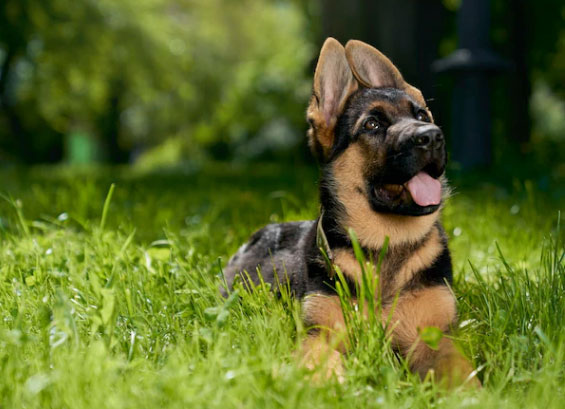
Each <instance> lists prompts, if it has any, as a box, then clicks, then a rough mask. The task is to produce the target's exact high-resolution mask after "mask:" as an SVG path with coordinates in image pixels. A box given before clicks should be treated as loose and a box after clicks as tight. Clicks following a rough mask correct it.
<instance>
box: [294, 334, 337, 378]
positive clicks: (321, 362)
mask: <svg viewBox="0 0 565 409" xmlns="http://www.w3.org/2000/svg"><path fill="white" fill-rule="evenodd" d="M300 355H301V359H300V364H301V365H302V366H303V367H305V368H307V369H310V370H312V371H313V370H316V373H315V374H314V378H313V380H314V381H315V382H320V381H324V380H327V379H330V378H332V377H333V376H335V377H336V378H337V380H338V381H339V382H341V383H343V382H344V381H345V377H344V368H343V362H342V356H341V353H339V352H338V351H337V350H335V349H334V348H333V347H332V345H331V342H330V340H329V339H328V337H327V336H326V335H325V334H323V333H322V334H316V335H311V336H309V337H308V338H306V340H304V342H303V343H302V348H301V350H300Z"/></svg>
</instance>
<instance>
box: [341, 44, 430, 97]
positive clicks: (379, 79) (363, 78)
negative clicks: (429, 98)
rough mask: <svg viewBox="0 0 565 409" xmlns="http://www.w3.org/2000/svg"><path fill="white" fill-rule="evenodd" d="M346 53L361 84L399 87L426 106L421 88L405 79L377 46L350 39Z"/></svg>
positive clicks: (373, 86)
mask: <svg viewBox="0 0 565 409" xmlns="http://www.w3.org/2000/svg"><path fill="white" fill-rule="evenodd" d="M345 55H346V57H347V61H348V62H349V65H350V67H351V71H352V72H353V75H354V76H355V79H357V81H359V83H360V84H361V85H363V86H365V87H367V88H384V87H386V88H398V89H400V90H403V91H405V92H406V93H408V94H409V95H411V96H412V97H413V98H415V99H416V101H417V102H418V103H420V104H421V105H422V106H426V103H425V100H424V98H423V96H422V93H421V92H420V90H419V89H417V88H415V87H413V86H412V85H410V84H408V83H407V82H406V81H404V78H402V74H400V71H398V68H396V67H395V65H394V64H393V63H392V61H390V60H389V59H388V58H387V56H386V55H384V54H383V53H381V52H380V51H379V50H377V49H376V48H374V47H371V46H370V45H369V44H366V43H364V42H362V41H359V40H349V41H348V42H347V44H346V45H345Z"/></svg>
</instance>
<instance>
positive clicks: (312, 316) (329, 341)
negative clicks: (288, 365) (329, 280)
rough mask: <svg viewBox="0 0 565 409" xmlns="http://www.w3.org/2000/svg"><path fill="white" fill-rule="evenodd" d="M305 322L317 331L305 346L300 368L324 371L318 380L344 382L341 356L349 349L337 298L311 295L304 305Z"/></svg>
mask: <svg viewBox="0 0 565 409" xmlns="http://www.w3.org/2000/svg"><path fill="white" fill-rule="evenodd" d="M302 311H303V315H304V322H305V323H306V324H307V325H310V326H312V328H313V329H315V330H316V332H315V333H314V334H311V335H310V336H309V337H308V338H307V339H306V340H305V341H304V342H303V344H302V349H301V356H302V358H301V364H302V365H303V366H304V367H306V368H308V369H311V370H313V369H317V368H319V369H322V372H317V373H316V375H315V378H314V379H315V380H317V381H319V380H323V379H329V378H331V377H332V376H334V375H335V376H336V377H337V379H338V380H339V381H340V382H343V380H344V377H343V372H344V370H343V364H342V360H341V353H345V352H346V351H347V349H348V342H347V332H346V331H347V330H346V326H345V321H344V318H343V313H342V311H341V304H340V301H339V298H338V297H337V296H326V295H322V294H312V295H309V296H308V297H306V298H305V299H304V301H303V303H302Z"/></svg>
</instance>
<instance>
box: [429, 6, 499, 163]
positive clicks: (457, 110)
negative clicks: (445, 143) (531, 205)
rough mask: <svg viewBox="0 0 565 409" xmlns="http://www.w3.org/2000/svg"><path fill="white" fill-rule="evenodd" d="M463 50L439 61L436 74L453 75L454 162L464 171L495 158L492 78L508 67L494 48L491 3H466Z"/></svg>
mask: <svg viewBox="0 0 565 409" xmlns="http://www.w3.org/2000/svg"><path fill="white" fill-rule="evenodd" d="M457 35H458V38H459V48H458V49H457V50H456V51H455V52H453V53H452V54H451V55H449V56H447V57H445V58H443V59H441V60H438V61H436V62H435V63H434V64H433V66H432V68H433V69H434V71H436V72H453V73H454V75H455V88H454V90H453V108H452V120H453V131H452V132H453V133H452V135H453V139H452V141H453V143H452V147H453V149H452V152H453V159H454V160H455V161H456V162H458V163H460V164H461V165H462V166H463V168H471V167H474V166H484V165H488V164H490V162H491V159H492V146H491V139H492V138H491V109H490V84H489V77H490V76H491V74H492V73H493V72H495V71H500V70H503V69H505V68H507V67H508V63H506V62H505V61H504V60H503V59H502V58H500V57H499V56H498V55H496V54H495V53H494V51H492V50H491V48H490V38H489V37H490V1H489V0H463V3H462V4H461V7H460V9H459V12H458V14H457Z"/></svg>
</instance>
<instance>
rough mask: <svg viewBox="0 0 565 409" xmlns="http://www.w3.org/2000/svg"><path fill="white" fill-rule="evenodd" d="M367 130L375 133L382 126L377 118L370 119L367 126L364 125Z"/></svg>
mask: <svg viewBox="0 0 565 409" xmlns="http://www.w3.org/2000/svg"><path fill="white" fill-rule="evenodd" d="M363 126H364V127H365V129H366V130H368V131H374V130H375V129H379V127H380V125H379V122H378V121H377V120H376V119H375V118H369V119H367V120H366V121H365V125H363Z"/></svg>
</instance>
